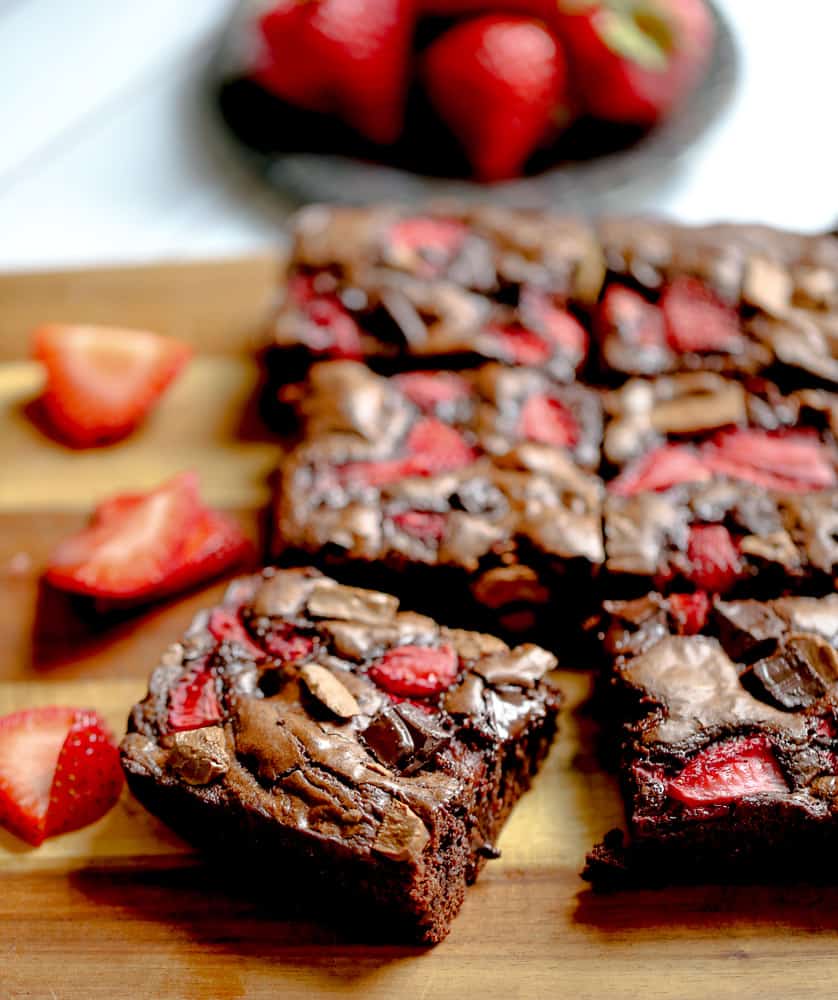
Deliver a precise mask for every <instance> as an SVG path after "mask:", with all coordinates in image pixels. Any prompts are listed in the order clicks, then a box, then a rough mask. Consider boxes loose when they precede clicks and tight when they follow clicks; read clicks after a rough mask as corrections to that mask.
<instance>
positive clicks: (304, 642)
mask: <svg viewBox="0 0 838 1000" xmlns="http://www.w3.org/2000/svg"><path fill="white" fill-rule="evenodd" d="M262 641H263V643H264V645H265V649H266V650H267V651H268V653H269V654H270V655H271V656H272V657H274V658H275V659H277V660H281V661H282V662H283V663H296V662H297V661H299V660H304V659H305V658H306V657H308V656H310V655H311V654H312V652H313V651H314V640H313V639H312V638H311V637H310V636H307V635H301V634H300V633H299V632H298V631H297V630H296V629H295V628H294V626H293V625H285V626H283V627H282V629H281V630H279V631H277V632H271V633H269V634H268V635H266V636H265V638H264V639H263V640H262Z"/></svg>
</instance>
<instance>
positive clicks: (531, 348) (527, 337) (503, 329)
mask: <svg viewBox="0 0 838 1000" xmlns="http://www.w3.org/2000/svg"><path fill="white" fill-rule="evenodd" d="M485 333H487V334H488V335H489V336H490V337H492V338H493V339H494V340H496V341H497V344H498V353H499V355H500V356H501V357H502V358H504V360H506V361H508V362H509V363H510V364H514V365H541V364H543V363H544V362H545V361H548V360H549V359H550V356H551V355H552V353H553V351H552V349H551V347H550V344H549V343H548V342H547V340H546V339H545V338H544V337H542V336H540V335H539V334H537V333H536V332H535V331H534V330H529V329H527V327H525V326H519V325H518V324H513V323H509V324H506V325H501V324H498V323H493V324H490V325H489V326H487V327H486V329H485Z"/></svg>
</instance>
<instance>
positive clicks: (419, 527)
mask: <svg viewBox="0 0 838 1000" xmlns="http://www.w3.org/2000/svg"><path fill="white" fill-rule="evenodd" d="M393 523H394V524H395V525H396V527H397V528H400V529H401V530H402V531H404V532H405V533H406V534H408V535H413V537H414V538H420V539H421V540H422V541H425V542H440V541H442V539H443V537H444V536H445V529H446V526H447V524H448V521H447V518H446V517H445V515H444V514H439V513H436V512H435V511H428V510H406V511H403V512H402V513H400V514H394V515H393Z"/></svg>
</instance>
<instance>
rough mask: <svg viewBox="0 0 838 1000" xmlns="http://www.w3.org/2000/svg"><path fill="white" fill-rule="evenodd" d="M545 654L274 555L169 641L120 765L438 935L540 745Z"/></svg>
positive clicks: (198, 835) (326, 885)
mask: <svg viewBox="0 0 838 1000" xmlns="http://www.w3.org/2000/svg"><path fill="white" fill-rule="evenodd" d="M554 665H555V659H554V657H553V656H552V655H551V654H550V653H548V652H546V651H545V650H543V649H540V648H539V647H537V646H533V645H524V646H519V647H517V648H515V649H510V648H509V647H508V646H507V645H505V644H504V643H503V642H501V641H500V640H498V639H495V638H493V637H491V636H488V635H482V634H479V633H473V632H465V631H462V630H459V629H447V628H444V627H441V626H439V625H438V624H436V622H434V621H433V620H431V619H429V618H425V617H423V616H421V615H418V614H414V613H411V612H403V611H399V602H398V600H397V598H395V597H392V596H390V595H388V594H384V593H380V592H374V591H368V590H360V589H356V588H352V587H345V586H342V585H340V584H338V583H336V582H335V581H334V580H332V579H330V578H328V577H325V576H323V575H321V574H320V573H318V572H317V571H316V570H312V569H294V570H272V569H269V570H265V571H264V573H263V574H262V575H260V576H252V577H246V578H242V579H241V580H238V581H236V582H235V583H234V584H233V585H232V586H231V587H230V589H229V591H228V593H227V596H226V598H225V600H224V602H223V604H222V605H221V606H219V607H217V608H215V609H213V610H211V611H208V612H206V613H203V614H201V615H199V616H198V618H197V619H196V620H195V622H194V623H193V625H192V627H191V629H190V630H189V631H188V633H187V634H186V636H185V638H184V639H183V640H182V641H181V642H180V643H177V644H175V645H174V646H172V647H170V649H169V650H168V651H167V652H166V653H165V654H164V656H163V658H162V660H161V664H160V666H159V667H158V668H157V669H156V670H155V671H154V673H153V674H152V676H151V680H150V683H149V692H148V695H147V696H146V698H145V699H144V700H143V701H142V702H141V703H140V704H138V705H136V706H135V708H134V710H133V712H132V714H131V718H130V722H129V734H128V735H127V736H126V737H125V739H124V740H123V743H122V747H121V752H122V762H123V767H124V769H125V773H126V775H127V778H128V782H129V785H130V787H131V788H132V790H133V791H134V793H135V795H136V796H137V797H138V798H139V799H140V801H141V802H142V803H143V804H144V805H146V806H147V808H149V809H150V810H151V811H152V812H153V813H155V814H156V815H158V816H159V817H160V818H162V819H163V820H164V821H165V822H167V823H169V824H170V825H171V826H172V827H173V828H175V829H176V830H177V831H178V832H179V833H181V834H182V835H183V836H184V837H186V838H187V839H188V840H190V841H192V842H193V843H195V844H197V845H199V846H201V847H202V848H207V849H210V850H214V851H219V852H221V853H223V855H224V857H225V864H226V863H228V862H229V861H230V859H233V858H241V859H243V861H244V862H245V863H246V864H247V865H248V866H251V865H252V867H253V869H254V871H256V872H258V878H259V879H260V882H261V884H264V881H265V879H266V873H267V872H272V873H273V872H275V873H277V881H278V883H280V884H281V886H282V890H283V893H288V892H289V891H290V889H289V886H290V885H291V884H292V883H293V884H294V885H296V884H297V883H298V882H299V884H300V885H301V886H304V887H305V891H306V895H307V896H312V897H314V898H316V894H317V893H320V892H323V893H325V894H327V898H328V903H327V904H326V905H325V906H324V912H325V913H326V914H327V916H330V917H334V916H336V915H337V916H340V914H346V915H348V919H349V920H351V921H352V924H353V926H354V927H355V928H356V930H357V927H358V926H359V921H360V922H361V923H362V924H363V926H366V927H368V928H371V927H372V926H373V924H374V925H375V926H376V927H383V928H384V930H385V933H386V934H387V935H388V936H389V937H392V938H401V939H405V940H413V941H419V942H426V943H432V942H436V941H439V940H441V939H442V938H443V937H444V936H445V935H446V934H447V933H448V930H449V927H450V924H451V921H452V919H453V918H454V917H455V915H456V913H457V911H458V910H459V908H460V905H461V903H462V901H463V897H464V893H465V887H466V885H467V884H469V883H471V882H473V881H474V880H475V878H476V877H477V875H478V873H479V871H480V869H481V868H482V866H483V864H484V863H485V861H486V860H487V859H488V858H493V857H497V853H498V852H497V848H496V839H497V837H498V835H499V833H500V831H501V828H502V827H503V824H504V822H505V820H506V818H507V816H508V814H509V812H510V810H511V809H512V807H513V806H514V804H515V802H516V801H517V799H518V798H519V797H520V795H521V794H522V793H523V792H524V791H525V790H526V789H527V788H528V786H529V784H530V782H531V780H532V778H533V776H534V774H535V772H536V771H537V770H538V767H539V764H540V763H541V761H542V759H543V758H544V756H545V754H546V753H547V750H548V748H549V746H550V743H551V740H552V738H553V735H554V733H555V730H556V716H557V712H558V706H559V694H558V692H557V690H556V689H555V688H554V687H552V686H551V684H550V683H549V682H548V681H546V680H545V679H544V675H545V674H546V673H547V672H548V671H549V670H551V669H552V668H553V666H554ZM370 933H373V931H372V930H370Z"/></svg>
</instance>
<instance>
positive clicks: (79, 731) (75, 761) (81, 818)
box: [46, 711, 124, 837]
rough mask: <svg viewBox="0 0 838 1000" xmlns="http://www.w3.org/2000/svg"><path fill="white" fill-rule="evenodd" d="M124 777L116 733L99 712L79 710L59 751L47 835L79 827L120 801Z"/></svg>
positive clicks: (50, 800) (48, 812) (106, 811)
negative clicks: (114, 734) (112, 731)
mask: <svg viewBox="0 0 838 1000" xmlns="http://www.w3.org/2000/svg"><path fill="white" fill-rule="evenodd" d="M123 783H124V777H123V773H122V767H121V765H120V762H119V750H118V749H117V746H116V742H115V741H114V738H113V734H112V733H111V731H110V729H109V728H108V727H107V725H106V724H105V722H104V721H103V720H102V719H101V718H100V717H99V716H98V715H97V714H96V712H89V711H81V712H77V713H76V717H75V719H74V720H73V724H72V726H71V727H70V731H69V733H68V734H67V738H66V739H65V740H64V744H63V746H62V747H61V752H60V754H59V755H58V763H57V765H56V768H55V774H54V776H53V779H52V787H51V789H50V794H49V808H48V809H47V821H46V835H47V836H48V837H54V836H56V835H58V834H60V833H68V832H69V831H70V830H79V829H81V828H82V827H84V826H89V825H90V824H91V823H95V822H96V820H98V819H101V818H102V816H104V815H105V814H106V813H108V812H110V810H111V809H112V808H113V807H114V806H115V805H116V803H117V800H118V799H119V796H120V793H121V792H122V786H123Z"/></svg>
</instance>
